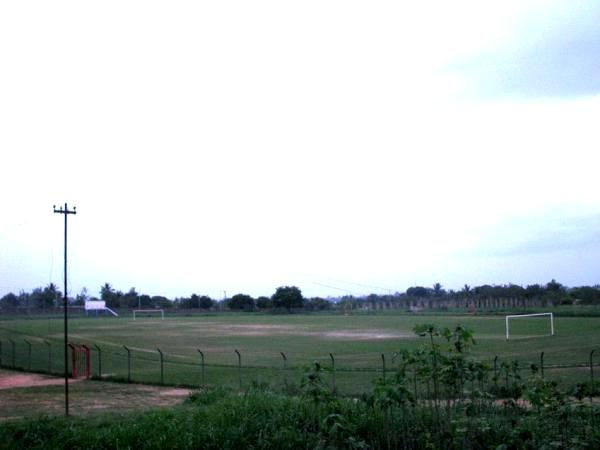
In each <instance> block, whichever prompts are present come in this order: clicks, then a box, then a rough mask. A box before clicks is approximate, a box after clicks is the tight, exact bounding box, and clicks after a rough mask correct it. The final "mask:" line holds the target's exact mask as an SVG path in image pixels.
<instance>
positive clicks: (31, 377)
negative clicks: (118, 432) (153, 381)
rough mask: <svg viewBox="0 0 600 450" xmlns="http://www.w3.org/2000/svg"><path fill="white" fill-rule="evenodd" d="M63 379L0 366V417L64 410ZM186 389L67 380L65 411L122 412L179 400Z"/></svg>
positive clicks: (36, 414) (76, 412) (71, 412)
mask: <svg viewBox="0 0 600 450" xmlns="http://www.w3.org/2000/svg"><path fill="white" fill-rule="evenodd" d="M63 386H64V379H63V378H57V377H50V376H46V375H37V374H28V373H22V372H12V371H8V370H0V420H8V419H17V418H22V417H32V416H38V415H42V414H48V415H61V414H64V410H65V406H64V387H63ZM190 392H191V391H190V390H189V389H179V388H173V387H160V386H146V385H141V384H123V383H110V382H104V381H92V380H83V379H79V380H69V400H70V401H69V412H70V414H72V415H88V414H92V413H96V412H125V411H134V410H146V409H155V408H163V407H170V406H174V405H177V404H180V403H182V402H183V401H184V400H185V399H186V398H187V396H188V395H189V394H190Z"/></svg>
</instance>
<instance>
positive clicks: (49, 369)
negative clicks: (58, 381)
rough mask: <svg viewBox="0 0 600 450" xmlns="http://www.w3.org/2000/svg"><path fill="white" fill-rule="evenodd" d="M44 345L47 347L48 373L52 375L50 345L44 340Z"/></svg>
mask: <svg viewBox="0 0 600 450" xmlns="http://www.w3.org/2000/svg"><path fill="white" fill-rule="evenodd" d="M44 344H46V345H47V346H48V373H52V344H51V343H50V342H48V341H46V340H44Z"/></svg>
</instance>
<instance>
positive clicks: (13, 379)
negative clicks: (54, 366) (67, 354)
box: [0, 371, 80, 389]
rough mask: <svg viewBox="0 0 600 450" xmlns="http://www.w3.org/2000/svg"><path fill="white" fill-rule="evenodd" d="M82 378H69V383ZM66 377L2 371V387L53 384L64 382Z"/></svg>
mask: <svg viewBox="0 0 600 450" xmlns="http://www.w3.org/2000/svg"><path fill="white" fill-rule="evenodd" d="M77 381H80V380H69V384H71V383H74V382H77ZM64 382H65V379H64V378H56V377H49V376H45V375H37V374H21V373H11V372H4V371H2V372H0V389H12V388H19V387H32V386H52V385H60V384H64Z"/></svg>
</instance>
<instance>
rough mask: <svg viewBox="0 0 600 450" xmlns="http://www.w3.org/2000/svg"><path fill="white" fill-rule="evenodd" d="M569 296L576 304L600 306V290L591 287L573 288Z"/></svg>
mask: <svg viewBox="0 0 600 450" xmlns="http://www.w3.org/2000/svg"><path fill="white" fill-rule="evenodd" d="M569 296H570V297H571V298H572V299H573V301H574V302H576V303H581V304H584V305H600V288H598V287H597V286H596V287H591V286H580V287H575V288H572V289H571V290H570V291H569Z"/></svg>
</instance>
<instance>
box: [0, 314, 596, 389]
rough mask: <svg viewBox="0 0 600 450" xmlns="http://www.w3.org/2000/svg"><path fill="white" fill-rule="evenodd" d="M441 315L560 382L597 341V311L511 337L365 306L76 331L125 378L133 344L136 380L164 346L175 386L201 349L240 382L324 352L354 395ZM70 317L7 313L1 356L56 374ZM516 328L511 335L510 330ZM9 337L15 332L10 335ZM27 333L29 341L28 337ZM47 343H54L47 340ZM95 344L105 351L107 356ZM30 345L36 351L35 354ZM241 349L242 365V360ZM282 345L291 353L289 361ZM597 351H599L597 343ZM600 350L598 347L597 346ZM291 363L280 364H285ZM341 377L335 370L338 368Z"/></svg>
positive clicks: (212, 376)
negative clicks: (350, 311) (367, 310)
mask: <svg viewBox="0 0 600 450" xmlns="http://www.w3.org/2000/svg"><path fill="white" fill-rule="evenodd" d="M422 323H435V324H437V325H439V326H440V327H450V328H453V327H455V326H456V325H459V324H460V325H463V326H465V327H467V328H469V329H471V330H473V331H474V335H475V340H476V345H475V346H474V348H473V351H472V355H473V356H474V357H475V358H476V359H478V360H485V361H490V362H491V361H492V360H493V358H494V357H495V356H498V358H499V359H498V360H499V361H505V360H506V361H508V360H515V359H516V360H519V361H520V362H521V363H522V365H523V367H524V368H525V367H528V366H529V364H530V363H536V364H539V361H540V353H541V352H544V364H545V366H546V375H547V376H548V377H553V378H555V379H557V380H559V381H561V382H563V383H569V382H575V381H579V380H581V379H587V377H589V368H586V367H581V368H573V367H571V368H569V369H565V368H562V369H559V368H556V367H553V366H559V365H568V366H573V365H577V364H579V365H582V366H584V365H585V364H587V362H588V361H589V355H590V352H591V350H593V349H594V348H595V347H594V346H596V348H598V346H599V344H600V318H598V317H578V318H571V317H558V318H555V328H556V335H555V336H553V337H550V336H547V335H548V334H549V321H548V318H532V319H526V320H524V319H521V321H518V322H517V321H515V322H514V324H512V323H511V340H509V341H508V342H507V341H506V340H505V328H504V317H503V316H485V315H448V314H446V315H443V314H442V315H409V314H394V313H392V312H388V313H380V314H368V315H366V314H365V315H360V314H355V315H349V316H343V315H334V314H327V315H325V314H324V315H317V314H314V315H300V314H293V315H262V314H247V313H246V314H244V313H240V314H232V313H226V314H207V315H198V316H181V317H170V316H167V317H166V318H165V320H164V321H163V320H160V319H158V318H142V319H140V318H138V320H136V321H133V320H132V318H131V317H123V316H122V317H119V318H108V317H101V318H72V319H71V320H70V329H69V330H70V340H71V341H72V342H76V343H86V344H88V345H90V346H91V347H92V349H93V352H92V373H93V374H95V375H97V374H98V372H99V369H100V367H99V365H100V364H102V375H104V376H107V375H108V376H112V377H115V378H119V379H126V378H127V376H128V375H127V357H126V355H127V352H126V351H125V349H124V348H123V345H126V346H127V347H128V348H129V349H130V350H131V356H132V359H131V366H130V367H131V372H130V373H131V379H132V380H133V381H137V382H144V383H159V382H160V380H161V378H160V364H159V353H158V351H157V350H156V349H157V348H160V349H161V350H162V352H163V353H164V355H165V363H164V378H163V380H164V382H165V383H166V384H177V385H191V386H193V385H198V384H201V383H202V373H201V369H200V361H201V359H200V353H199V352H198V350H201V351H202V352H203V354H204V357H205V363H206V365H205V372H204V382H205V384H221V385H229V386H234V387H235V386H237V385H239V384H242V385H248V383H250V382H259V383H260V382H267V383H270V384H279V385H281V386H283V385H288V384H293V383H296V382H297V381H298V380H299V379H300V376H301V370H302V367H305V366H306V365H308V364H309V363H311V362H312V361H315V360H317V361H320V362H321V363H322V364H323V365H324V366H326V367H331V366H332V360H331V357H330V354H332V355H333V357H334V359H335V369H336V372H335V375H333V373H332V374H331V377H332V382H335V383H336V388H337V389H338V390H340V391H341V392H344V393H348V394H355V393H359V392H362V391H364V390H366V389H370V388H371V386H372V381H373V380H374V379H376V378H377V377H380V376H381V374H382V370H383V362H382V356H381V355H382V354H384V355H385V358H386V367H387V369H391V368H392V366H393V363H394V358H395V355H394V354H395V353H396V352H398V351H401V350H402V349H412V348H416V347H418V346H420V345H422V344H423V343H424V338H419V337H417V336H416V335H415V334H414V332H413V328H414V326H415V325H416V324H422ZM62 327H63V323H62V320H61V319H60V318H51V319H48V318H40V319H11V320H0V341H1V342H2V364H3V365H4V366H5V367H10V366H11V365H12V364H13V361H12V358H13V354H12V346H13V345H14V347H15V355H14V358H15V361H14V364H15V366H17V367H20V368H23V369H31V370H35V371H47V369H48V367H49V366H50V368H51V370H52V371H53V372H55V373H60V372H61V371H62V358H63V356H62V355H63V354H62V346H61V339H62V336H63V335H62V333H63V328H62ZM512 337H514V338H512ZM8 339H12V341H13V342H14V344H13V343H11V342H10V341H8ZM25 339H26V340H28V341H29V342H30V343H31V347H29V345H28V344H26V342H25ZM44 340H46V342H48V343H50V345H48V344H45V343H44ZM94 345H97V346H99V347H100V349H101V350H102V356H101V361H100V358H99V355H98V352H97V350H95V348H96V347H94ZM29 348H31V358H30V357H29V353H28V352H29ZM235 350H238V351H239V353H240V355H241V367H242V369H241V370H240V369H239V368H238V356H237V354H236V353H235ZM281 352H283V353H284V354H285V356H286V358H287V361H284V359H283V356H282V355H281ZM598 352H600V350H598ZM598 356H600V355H598ZM284 364H285V367H286V368H287V370H285V371H283V370H281V369H282V368H283V367H284ZM334 376H335V379H333V377H334Z"/></svg>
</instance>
